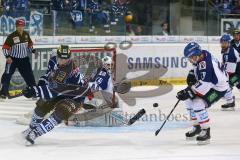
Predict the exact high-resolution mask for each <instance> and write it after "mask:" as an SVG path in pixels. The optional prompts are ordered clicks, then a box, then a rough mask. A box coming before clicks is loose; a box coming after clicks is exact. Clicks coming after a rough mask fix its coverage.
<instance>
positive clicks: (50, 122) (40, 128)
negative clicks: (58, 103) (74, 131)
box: [26, 112, 62, 145]
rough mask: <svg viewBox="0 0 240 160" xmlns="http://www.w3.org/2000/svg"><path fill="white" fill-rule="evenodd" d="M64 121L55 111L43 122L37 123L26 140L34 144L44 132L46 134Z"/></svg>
mask: <svg viewBox="0 0 240 160" xmlns="http://www.w3.org/2000/svg"><path fill="white" fill-rule="evenodd" d="M61 122H62V119H60V118H58V117H57V116H56V114H55V113H54V112H53V113H52V114H51V115H50V116H49V118H47V119H45V120H43V121H42V122H41V123H39V124H37V125H36V126H35V127H34V129H33V130H32V131H31V132H30V133H29V134H28V135H27V136H26V140H27V141H28V142H29V143H30V144H26V145H31V144H34V140H35V139H36V138H37V137H39V136H42V135H43V134H46V133H47V132H50V131H51V130H52V129H53V128H54V127H55V126H57V125H58V124H60V123H61Z"/></svg>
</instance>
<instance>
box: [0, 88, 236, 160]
mask: <svg viewBox="0 0 240 160" xmlns="http://www.w3.org/2000/svg"><path fill="white" fill-rule="evenodd" d="M181 88H184V86H178V87H174V90H173V91H172V92H170V93H168V94H166V95H163V96H160V97H152V98H147V99H138V100H137V105H136V107H128V106H126V105H125V104H124V111H125V112H135V111H137V110H139V108H145V109H146V111H147V115H148V117H145V119H142V120H141V121H139V122H137V123H136V124H134V125H133V126H130V127H120V128H119V127H114V128H112V127H111V128H110V127H109V128H94V127H85V128H76V127H66V126H60V127H57V128H56V129H54V130H53V131H52V132H50V133H48V134H46V135H44V136H42V137H40V138H39V139H37V140H36V145H34V146H32V147H25V146H23V145H21V144H18V143H17V141H16V135H17V134H19V133H20V132H21V131H22V130H24V129H25V128H26V126H20V125H17V124H15V123H14V119H15V118H16V117H18V116H19V115H21V114H23V113H25V112H28V111H30V110H31V109H32V108H33V107H34V101H30V100H26V99H24V98H17V99H14V100H13V99H12V100H8V101H5V102H0V131H1V134H0V160H157V159H161V160H193V159H194V160H239V159H240V108H239V106H240V99H239V98H238V97H240V94H239V93H238V91H237V90H234V93H236V97H237V98H236V111H227V112H226V111H225V112H224V111H221V109H220V105H221V104H223V103H224V101H223V100H220V102H218V103H216V104H215V105H213V106H212V107H211V108H210V109H209V113H210V119H211V135H212V139H211V144H209V145H205V146H198V145H197V144H196V142H195V141H191V142H188V141H185V137H184V134H185V132H186V131H187V130H188V129H189V128H188V127H189V126H190V123H189V122H188V121H186V118H185V117H186V115H187V114H186V111H185V108H184V103H183V102H180V103H179V106H178V107H177V109H176V111H175V112H174V114H173V115H174V116H175V120H171V121H169V122H167V124H166V126H165V127H164V128H163V130H162V131H161V132H160V133H159V135H158V136H157V137H155V136H154V131H155V130H156V129H157V128H158V127H159V126H160V125H161V123H162V121H158V122H156V121H154V118H153V119H152V121H150V118H149V117H150V114H154V113H155V114H156V115H159V114H158V112H159V109H160V110H161V112H162V113H165V114H168V113H169V112H170V110H171V109H172V107H173V105H174V104H175V103H176V101H177V100H176V98H175V95H176V92H177V91H178V90H180V89H181ZM154 102H158V103H159V107H158V108H153V107H152V104H153V103H154ZM147 118H148V121H146V119H147ZM158 118H159V117H158Z"/></svg>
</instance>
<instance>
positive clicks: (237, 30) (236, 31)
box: [232, 29, 240, 36]
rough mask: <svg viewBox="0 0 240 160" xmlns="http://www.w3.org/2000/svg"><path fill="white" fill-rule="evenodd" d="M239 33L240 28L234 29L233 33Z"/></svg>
mask: <svg viewBox="0 0 240 160" xmlns="http://www.w3.org/2000/svg"><path fill="white" fill-rule="evenodd" d="M237 34H240V29H234V30H233V32H232V35H233V36H234V35H237Z"/></svg>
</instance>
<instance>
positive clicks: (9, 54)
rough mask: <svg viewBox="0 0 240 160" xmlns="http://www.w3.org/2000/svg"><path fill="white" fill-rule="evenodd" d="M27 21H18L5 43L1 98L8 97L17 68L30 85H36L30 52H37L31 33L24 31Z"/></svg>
mask: <svg viewBox="0 0 240 160" xmlns="http://www.w3.org/2000/svg"><path fill="white" fill-rule="evenodd" d="M24 26H25V21H24V20H23V19H19V20H17V21H16V31H14V32H13V33H11V34H10V35H8V37H7V39H6V41H5V43H4V44H3V47H2V49H3V54H4V56H5V57H6V66H5V71H4V73H3V75H2V78H1V84H2V88H1V91H0V98H1V99H6V97H7V96H8V89H9V84H10V80H11V77H12V75H13V73H14V72H15V70H16V68H17V69H18V71H19V73H20V74H21V76H22V77H23V79H24V80H25V82H26V83H27V85H28V86H34V85H36V82H35V78H34V75H33V71H32V67H31V64H30V60H29V57H28V53H35V52H36V51H35V49H33V43H32V40H31V38H30V36H29V34H28V33H27V32H26V31H24Z"/></svg>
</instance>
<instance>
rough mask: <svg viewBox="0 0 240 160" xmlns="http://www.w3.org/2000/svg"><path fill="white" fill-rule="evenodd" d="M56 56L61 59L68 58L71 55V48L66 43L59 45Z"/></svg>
mask: <svg viewBox="0 0 240 160" xmlns="http://www.w3.org/2000/svg"><path fill="white" fill-rule="evenodd" d="M57 56H58V57H59V58H62V59H69V58H70V57H71V50H70V48H69V46H68V45H61V46H60V47H59V48H58V49H57Z"/></svg>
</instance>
